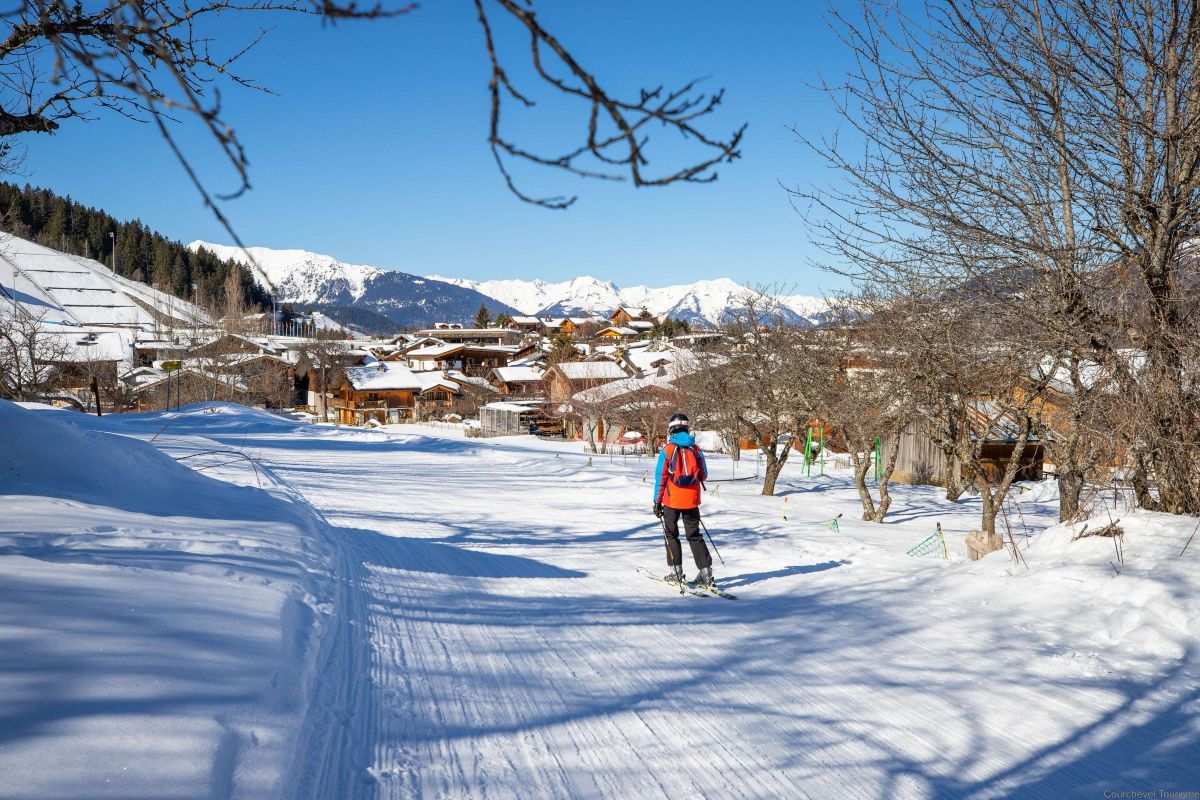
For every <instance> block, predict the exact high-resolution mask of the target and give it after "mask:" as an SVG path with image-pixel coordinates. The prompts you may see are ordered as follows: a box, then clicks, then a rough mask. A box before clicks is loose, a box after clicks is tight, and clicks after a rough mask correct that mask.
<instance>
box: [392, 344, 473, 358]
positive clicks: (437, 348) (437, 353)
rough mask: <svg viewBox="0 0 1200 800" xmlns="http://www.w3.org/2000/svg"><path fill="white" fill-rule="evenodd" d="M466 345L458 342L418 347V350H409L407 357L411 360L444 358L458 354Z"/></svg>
mask: <svg viewBox="0 0 1200 800" xmlns="http://www.w3.org/2000/svg"><path fill="white" fill-rule="evenodd" d="M464 347H466V345H464V344H459V343H457V342H443V343H441V344H432V345H428V346H426V347H418V348H417V349H416V350H409V351H408V352H407V353H406V354H405V355H407V356H408V357H409V358H442V357H443V356H448V355H450V354H452V353H457V352H458V351H459V350H462V349H463V348H464Z"/></svg>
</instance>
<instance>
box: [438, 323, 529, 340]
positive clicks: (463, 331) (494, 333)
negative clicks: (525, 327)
mask: <svg viewBox="0 0 1200 800" xmlns="http://www.w3.org/2000/svg"><path fill="white" fill-rule="evenodd" d="M446 324H447V323H439V325H446ZM417 335H418V336H429V337H436V338H437V339H439V340H441V341H443V342H447V343H454V344H475V345H516V344H517V343H518V342H519V341H520V340H521V331H519V330H516V329H513V328H464V327H462V326H461V325H448V327H444V328H443V327H438V325H435V326H434V327H432V328H426V329H424V330H420V331H417Z"/></svg>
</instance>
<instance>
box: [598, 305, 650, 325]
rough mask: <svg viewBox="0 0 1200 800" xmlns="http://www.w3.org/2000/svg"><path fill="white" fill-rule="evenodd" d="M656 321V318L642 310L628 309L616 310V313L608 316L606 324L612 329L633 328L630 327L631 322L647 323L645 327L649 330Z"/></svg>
mask: <svg viewBox="0 0 1200 800" xmlns="http://www.w3.org/2000/svg"><path fill="white" fill-rule="evenodd" d="M657 321H658V318H657V317H655V316H654V315H653V314H651V313H650V312H649V311H647V310H646V309H644V308H643V309H641V310H640V311H631V310H630V309H628V308H618V309H617V310H616V311H614V312H612V313H611V314H609V315H608V322H609V324H610V325H612V326H613V327H614V328H629V327H634V326H631V325H630V323H631V322H642V323H647V324H646V327H647V328H650V327H653V326H654V323H655V322H657Z"/></svg>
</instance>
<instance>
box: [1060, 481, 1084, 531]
mask: <svg viewBox="0 0 1200 800" xmlns="http://www.w3.org/2000/svg"><path fill="white" fill-rule="evenodd" d="M1082 495H1083V473H1081V472H1079V471H1078V470H1069V471H1065V472H1064V471H1061V470H1060V471H1059V473H1058V521H1059V522H1072V521H1074V520H1076V519H1078V518H1079V499H1080V497H1081V496H1082Z"/></svg>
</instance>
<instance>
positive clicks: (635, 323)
mask: <svg viewBox="0 0 1200 800" xmlns="http://www.w3.org/2000/svg"><path fill="white" fill-rule="evenodd" d="M629 327H631V328H636V329H638V330H643V331H648V330H650V329H651V328H653V327H654V321H653V320H649V319H631V320H630V321H629Z"/></svg>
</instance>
